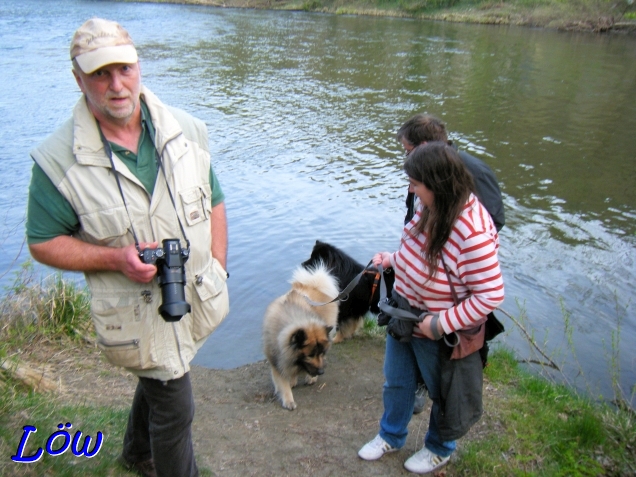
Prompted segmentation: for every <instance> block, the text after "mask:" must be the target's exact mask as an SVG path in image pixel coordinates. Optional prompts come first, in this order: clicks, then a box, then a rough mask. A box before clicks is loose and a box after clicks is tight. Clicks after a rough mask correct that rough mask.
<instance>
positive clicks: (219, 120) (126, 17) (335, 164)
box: [0, 0, 636, 398]
mask: <svg viewBox="0 0 636 477" xmlns="http://www.w3.org/2000/svg"><path fill="white" fill-rule="evenodd" d="M91 16H101V17H105V18H109V19H113V20H117V21H119V22H120V23H122V24H123V25H124V26H125V27H126V28H127V29H128V30H129V31H130V33H131V35H132V37H133V38H134V40H135V42H136V44H137V46H138V50H139V53H140V57H141V68H142V74H143V78H144V83H145V84H146V85H147V86H148V87H149V88H150V89H151V90H153V91H154V92H155V93H156V94H158V96H159V97H160V98H162V99H163V100H164V101H166V102H167V103H169V104H172V105H174V106H178V107H181V108H183V109H185V110H187V111H189V112H191V113H193V114H194V115H195V116H198V117H199V118H201V119H203V120H204V121H205V122H206V123H207V125H208V128H209V136H210V146H211V150H212V156H213V161H214V167H215V170H216V172H217V174H218V176H219V178H220V180H221V183H222V186H223V189H224V191H225V194H226V206H227V210H228V221H229V233H230V252H229V270H230V272H231V278H230V280H229V287H230V296H231V308H232V309H231V312H230V315H229V316H228V318H227V320H226V321H225V322H224V323H223V324H222V325H221V326H220V327H219V329H218V330H217V331H216V332H215V334H214V335H213V336H212V337H211V338H210V339H209V340H208V342H207V343H206V344H205V345H204V347H203V348H202V349H201V351H200V353H199V354H198V356H197V357H196V359H195V363H196V364H199V365H202V366H206V367H212V368H232V367H236V366H240V365H243V364H246V363H250V362H254V361H257V360H260V359H263V353H262V351H261V320H262V316H263V312H264V310H265V307H266V306H267V304H268V303H269V302H270V301H271V300H272V299H273V298H274V297H276V296H277V295H279V294H282V293H284V292H285V291H286V289H287V287H288V280H289V279H290V277H291V274H292V272H293V270H294V268H295V267H296V266H297V265H298V264H299V263H300V262H301V261H303V260H305V259H306V258H307V257H308V256H309V253H310V251H311V248H312V246H313V244H314V242H315V240H316V239H320V240H324V241H328V242H330V243H333V244H334V245H337V246H339V247H340V248H342V249H344V250H345V251H347V252H348V253H350V254H351V255H352V256H354V257H355V258H357V259H358V260H359V261H360V262H364V263H366V262H368V261H369V260H370V258H371V256H372V255H373V253H374V252H376V251H380V250H393V249H395V248H396V247H397V245H398V242H399V237H400V232H401V219H402V217H403V196H404V193H405V190H406V179H405V176H404V174H403V172H402V171H401V163H402V160H403V154H402V151H401V147H400V145H399V144H398V142H397V141H396V140H395V132H396V131H397V129H398V127H399V126H400V124H401V123H402V122H404V121H405V120H406V119H408V118H409V117H410V116H411V115H413V114H414V113H417V112H429V113H432V114H435V115H437V116H439V117H441V118H442V119H444V120H445V121H446V122H447V125H448V129H449V131H450V132H451V138H452V139H453V140H454V141H455V143H456V144H458V146H459V147H460V148H463V149H465V150H467V151H469V152H470V153H472V154H473V155H475V156H477V157H479V158H481V159H483V160H484V161H486V162H487V163H488V164H490V166H491V167H492V168H493V169H494V170H495V171H496V173H497V176H498V178H499V180H500V183H501V188H502V191H503V193H504V199H505V205H506V215H507V224H506V227H505V228H504V230H503V231H502V233H501V251H500V259H501V263H502V269H503V273H504V279H505V284H506V300H505V302H504V304H503V309H504V310H505V311H506V312H508V313H510V314H512V315H514V316H519V314H520V313H521V312H522V311H523V313H524V314H525V315H526V316H527V322H526V325H525V326H526V327H527V328H528V331H530V332H534V335H535V337H536V338H537V340H538V342H539V343H540V344H541V346H542V347H543V348H544V349H545V350H546V351H547V352H548V354H550V355H551V356H552V357H554V359H555V360H556V361H557V362H559V363H562V364H563V369H564V372H565V375H566V376H567V377H568V379H569V380H570V381H571V382H573V383H574V384H575V385H576V386H577V387H579V388H583V389H587V390H590V391H591V392H592V394H593V395H598V394H603V395H605V396H606V397H612V387H611V385H612V377H615V378H616V380H617V381H616V382H618V383H619V384H620V385H621V387H622V389H623V391H624V392H625V394H626V396H627V397H628V398H630V396H631V395H632V392H633V391H634V387H635V383H636V352H635V351H634V349H635V347H634V345H633V343H634V342H635V341H636V319H635V317H636V314H635V313H634V304H633V302H632V301H633V296H634V294H633V291H632V290H633V286H634V283H636V267H635V262H634V259H635V257H636V254H635V250H636V220H635V219H636V188H635V187H634V186H635V185H636V140H635V139H634V137H635V136H634V131H636V101H634V98H636V39H635V38H634V37H633V36H632V37H629V36H619V35H610V36H598V35H592V34H582V33H561V32H555V31H547V30H538V29H531V28H516V27H507V26H484V25H462V24H451V23H440V22H428V21H414V20H409V19H397V18H378V17H356V16H344V15H322V14H315V13H304V12H303V13H301V12H280V11H279V12H276V11H253V10H240V9H223V8H212V7H202V6H185V5H170V4H147V3H143V4H138V3H122V2H110V1H80V0H61V1H56V2H50V1H46V0H29V1H24V0H20V1H18V0H4V1H3V2H2V4H0V51H1V53H2V54H1V55H0V67H1V68H2V72H3V74H2V76H1V77H0V85H1V88H2V91H3V95H2V97H0V118H1V119H0V124H1V126H0V164H2V166H3V168H4V171H5V172H4V179H3V181H2V190H1V191H0V203H1V205H2V208H1V209H0V210H1V213H2V218H3V237H2V239H1V240H0V244H1V245H2V255H1V257H0V273H2V274H3V276H2V285H4V286H8V285H10V283H11V277H12V274H13V273H14V272H15V270H16V268H17V267H18V265H19V264H20V263H22V262H24V261H25V260H26V259H27V258H28V252H27V251H26V248H25V247H24V248H22V244H23V235H24V216H25V204H26V195H27V187H28V182H29V177H30V169H31V160H30V159H29V151H30V150H31V148H33V147H34V145H36V144H37V143H38V142H39V141H41V140H42V139H44V138H45V137H46V136H47V135H48V134H50V133H51V132H52V131H53V130H54V129H55V127H57V126H58V125H60V124H61V123H62V122H63V121H64V120H65V119H66V118H67V117H68V115H69V114H70V111H71V108H72V107H73V105H74V103H75V102H76V101H77V98H78V96H79V89H78V87H77V85H76V84H75V82H74V80H73V77H72V74H71V72H70V67H71V65H70V62H69V60H68V45H69V42H70V38H71V36H72V34H73V31H74V30H75V29H76V28H77V27H78V26H79V25H80V24H81V23H82V22H83V21H84V20H86V19H87V18H89V17H91ZM38 271H39V272H40V273H42V274H43V275H45V274H47V273H51V271H50V270H49V269H45V268H38ZM72 276H73V275H72ZM500 318H502V321H503V322H504V324H505V326H506V329H507V332H506V335H505V336H503V337H502V338H500V339H499V341H500V342H502V343H505V344H506V345H507V346H509V347H511V348H513V349H515V350H516V351H517V352H518V353H519V355H520V356H522V357H531V355H530V349H529V347H528V345H527V343H526V340H525V339H524V338H523V337H522V335H521V333H520V332H519V330H518V328H517V327H516V326H515V325H514V323H513V322H512V321H510V320H509V319H508V318H507V317H505V316H500ZM566 322H567V323H568V324H569V325H571V330H570V331H568V329H567V327H566V325H565V323H566ZM569 341H570V342H572V343H574V346H575V350H576V353H575V354H576V356H575V357H572V355H571V353H569V352H568V350H569V348H570V346H569V345H568V342H569ZM612 363H614V364H612Z"/></svg>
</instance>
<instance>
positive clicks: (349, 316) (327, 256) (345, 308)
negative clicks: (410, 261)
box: [302, 240, 394, 343]
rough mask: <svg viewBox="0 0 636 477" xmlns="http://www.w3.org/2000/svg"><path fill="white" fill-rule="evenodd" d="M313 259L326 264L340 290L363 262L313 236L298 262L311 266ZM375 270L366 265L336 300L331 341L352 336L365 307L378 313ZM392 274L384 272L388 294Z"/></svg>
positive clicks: (313, 262)
mask: <svg viewBox="0 0 636 477" xmlns="http://www.w3.org/2000/svg"><path fill="white" fill-rule="evenodd" d="M317 263H323V264H325V265H326V266H327V268H328V269H329V272H330V273H331V274H332V275H334V276H335V277H336V279H337V280H338V285H339V288H340V290H342V289H344V288H345V287H346V286H347V285H348V284H349V283H350V282H351V280H353V279H354V278H355V277H356V275H358V274H359V273H360V272H361V271H363V270H365V267H364V265H362V264H361V263H359V262H357V261H356V260H355V259H353V258H352V257H350V256H349V255H347V254H346V253H345V252H343V251H342V250H340V249H339V248H337V247H334V246H333V245H330V244H328V243H326V242H321V241H320V240H316V244H315V245H314V248H313V250H312V251H311V257H310V258H309V260H307V261H305V262H303V263H302V266H303V267H305V268H312V267H315V266H316V264H317ZM377 272H378V269H377V268H375V267H369V268H368V269H367V271H366V272H365V273H364V274H363V275H362V277H361V278H360V281H359V282H358V284H357V285H356V287H355V288H354V289H353V290H352V291H351V293H350V294H349V298H348V299H347V300H345V301H341V302H340V308H339V312H338V331H337V333H336V337H335V338H334V343H338V342H340V341H342V340H344V339H348V338H352V337H353V335H354V334H355V332H356V331H358V328H360V326H361V325H362V321H363V318H364V315H365V314H366V313H367V312H368V311H371V312H372V313H376V314H377V313H379V311H380V310H379V309H378V301H380V284H379V281H378V280H379V278H380V277H379V275H378V273H377ZM393 278H394V277H393V275H392V274H388V273H385V274H384V280H385V282H386V286H387V293H388V294H389V296H390V293H391V289H392V288H393V281H394V280H393Z"/></svg>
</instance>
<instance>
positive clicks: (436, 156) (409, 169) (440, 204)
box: [404, 142, 475, 279]
mask: <svg viewBox="0 0 636 477" xmlns="http://www.w3.org/2000/svg"><path fill="white" fill-rule="evenodd" d="M404 171H405V172H406V174H407V175H408V176H409V177H410V178H411V179H414V180H416V181H418V182H421V183H422V184H424V185H425V186H426V188H427V189H429V190H430V191H431V192H432V193H433V206H432V207H430V208H429V207H424V210H423V211H422V216H421V218H420V220H419V221H418V223H417V224H415V229H416V230H417V232H418V233H422V232H425V233H426V234H427V240H426V243H425V244H424V248H423V249H422V252H424V258H425V259H426V261H427V262H428V264H429V268H428V275H429V279H430V277H432V276H433V274H434V273H435V271H436V270H437V266H438V259H439V254H440V252H441V251H442V247H443V246H444V244H445V243H446V242H447V240H448V237H450V234H451V231H452V230H453V226H454V225H455V222H456V221H457V218H458V217H459V214H460V213H461V211H462V209H463V207H464V205H465V204H466V202H467V201H468V198H469V196H470V193H471V192H473V191H474V188H475V187H474V184H473V178H472V176H471V175H470V172H468V170H467V169H466V167H465V166H464V163H463V162H462V160H461V159H460V157H459V154H458V153H457V151H455V149H453V147H452V146H449V145H448V144H447V143H445V142H429V143H426V144H422V145H421V146H418V147H416V148H415V149H413V151H411V153H410V154H409V156H408V157H407V158H406V161H405V162H404Z"/></svg>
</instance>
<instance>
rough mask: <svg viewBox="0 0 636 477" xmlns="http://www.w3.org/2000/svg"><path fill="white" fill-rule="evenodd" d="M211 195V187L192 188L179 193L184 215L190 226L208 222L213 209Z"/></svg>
mask: <svg viewBox="0 0 636 477" xmlns="http://www.w3.org/2000/svg"><path fill="white" fill-rule="evenodd" d="M210 195H211V192H210V190H209V186H207V188H205V187H203V186H201V187H199V186H197V187H191V188H189V189H186V190H183V191H181V192H179V196H180V197H181V205H182V206H183V214H184V216H185V219H186V223H187V224H188V225H189V226H193V225H196V224H198V223H200V222H203V221H204V220H208V218H209V217H210V208H211V207H212V205H211V203H210V201H211V199H210Z"/></svg>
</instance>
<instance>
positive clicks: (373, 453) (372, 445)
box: [358, 434, 398, 460]
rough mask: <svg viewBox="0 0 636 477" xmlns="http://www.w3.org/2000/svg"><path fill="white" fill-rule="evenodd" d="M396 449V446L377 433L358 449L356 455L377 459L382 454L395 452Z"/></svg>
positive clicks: (365, 458) (367, 458) (366, 458)
mask: <svg viewBox="0 0 636 477" xmlns="http://www.w3.org/2000/svg"><path fill="white" fill-rule="evenodd" d="M396 450H398V449H397V447H393V446H391V445H390V444H389V443H388V442H387V441H385V440H384V439H382V438H381V437H380V434H378V435H377V436H375V437H374V438H373V440H372V441H371V442H367V443H366V444H365V445H364V446H363V447H362V449H360V450H359V451H358V456H360V458H361V459H364V460H378V459H379V458H380V457H382V456H383V455H384V454H388V453H389V452H395V451H396Z"/></svg>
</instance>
